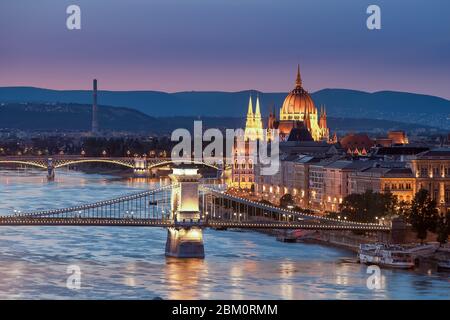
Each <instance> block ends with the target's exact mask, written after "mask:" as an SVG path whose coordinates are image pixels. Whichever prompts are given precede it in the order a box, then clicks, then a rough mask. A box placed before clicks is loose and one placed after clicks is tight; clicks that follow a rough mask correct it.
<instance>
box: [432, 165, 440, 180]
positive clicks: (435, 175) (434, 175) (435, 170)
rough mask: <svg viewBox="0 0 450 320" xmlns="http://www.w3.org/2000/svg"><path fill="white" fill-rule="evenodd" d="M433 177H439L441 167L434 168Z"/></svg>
mask: <svg viewBox="0 0 450 320" xmlns="http://www.w3.org/2000/svg"><path fill="white" fill-rule="evenodd" d="M433 177H436V178H437V177H439V167H435V168H433Z"/></svg>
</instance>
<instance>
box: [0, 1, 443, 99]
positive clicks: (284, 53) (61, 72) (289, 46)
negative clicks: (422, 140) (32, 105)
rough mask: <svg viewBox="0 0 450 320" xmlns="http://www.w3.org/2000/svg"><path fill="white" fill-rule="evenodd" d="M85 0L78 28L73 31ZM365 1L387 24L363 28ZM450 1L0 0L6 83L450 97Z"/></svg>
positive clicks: (2, 80)
mask: <svg viewBox="0 0 450 320" xmlns="http://www.w3.org/2000/svg"><path fill="white" fill-rule="evenodd" d="M70 4H77V5H79V6H80V7H81V11H82V29H81V30H75V31H69V30H67V29H66V25H65V23H66V17H67V15H66V13H65V11H66V7H67V6H68V5H70ZM369 4H378V5H379V6H380V7H381V10H382V30H379V31H369V30H368V29H367V28H366V18H367V14H366V13H365V11H366V8H367V6H368V5H369ZM449 12H450V1H448V0H381V1H380V0H373V1H372V0H370V1H366V0H341V1H336V0H270V1H269V0H151V1H149V0H146V1H144V0H127V1H117V0H81V1H75V0H74V1H65V0H39V1H33V0H28V1H26V0H1V2H0V86H37V87H46V88H55V89H89V88H90V86H91V79H92V78H94V77H96V78H98V79H99V81H100V89H103V90H104V89H111V90H162V91H169V92H174V91H190V90H221V91H238V90H245V89H257V90H261V91H288V90H290V89H291V88H292V86H293V82H294V79H295V69H296V65H297V63H300V65H301V69H302V75H303V80H304V86H305V88H306V89H308V90H309V91H316V90H319V89H322V88H330V87H331V88H350V89H360V90H366V91H379V90H398V91H409V92H418V93H426V94H433V95H438V96H442V97H445V98H450V19H449V16H448V15H449Z"/></svg>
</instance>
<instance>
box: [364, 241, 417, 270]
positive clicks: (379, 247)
mask: <svg viewBox="0 0 450 320" xmlns="http://www.w3.org/2000/svg"><path fill="white" fill-rule="evenodd" d="M357 258H358V261H359V262H360V263H364V264H375V265H379V266H383V267H389V268H397V269H410V268H413V267H414V260H413V258H412V256H411V254H410V253H409V252H408V251H405V250H404V249H403V248H402V247H401V246H398V245H387V244H360V245H359V251H358V257H357Z"/></svg>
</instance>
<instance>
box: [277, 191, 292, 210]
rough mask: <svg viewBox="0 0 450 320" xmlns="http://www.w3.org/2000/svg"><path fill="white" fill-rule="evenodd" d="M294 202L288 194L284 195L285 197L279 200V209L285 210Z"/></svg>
mask: <svg viewBox="0 0 450 320" xmlns="http://www.w3.org/2000/svg"><path fill="white" fill-rule="evenodd" d="M294 204H295V202H294V198H293V197H292V195H291V194H290V193H286V194H285V195H283V196H282V197H281V198H280V207H282V208H287V207H289V206H292V207H293V206H294Z"/></svg>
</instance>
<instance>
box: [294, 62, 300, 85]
mask: <svg viewBox="0 0 450 320" xmlns="http://www.w3.org/2000/svg"><path fill="white" fill-rule="evenodd" d="M295 86H296V87H297V88H301V87H302V77H301V75H300V64H297V79H296V80H295Z"/></svg>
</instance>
